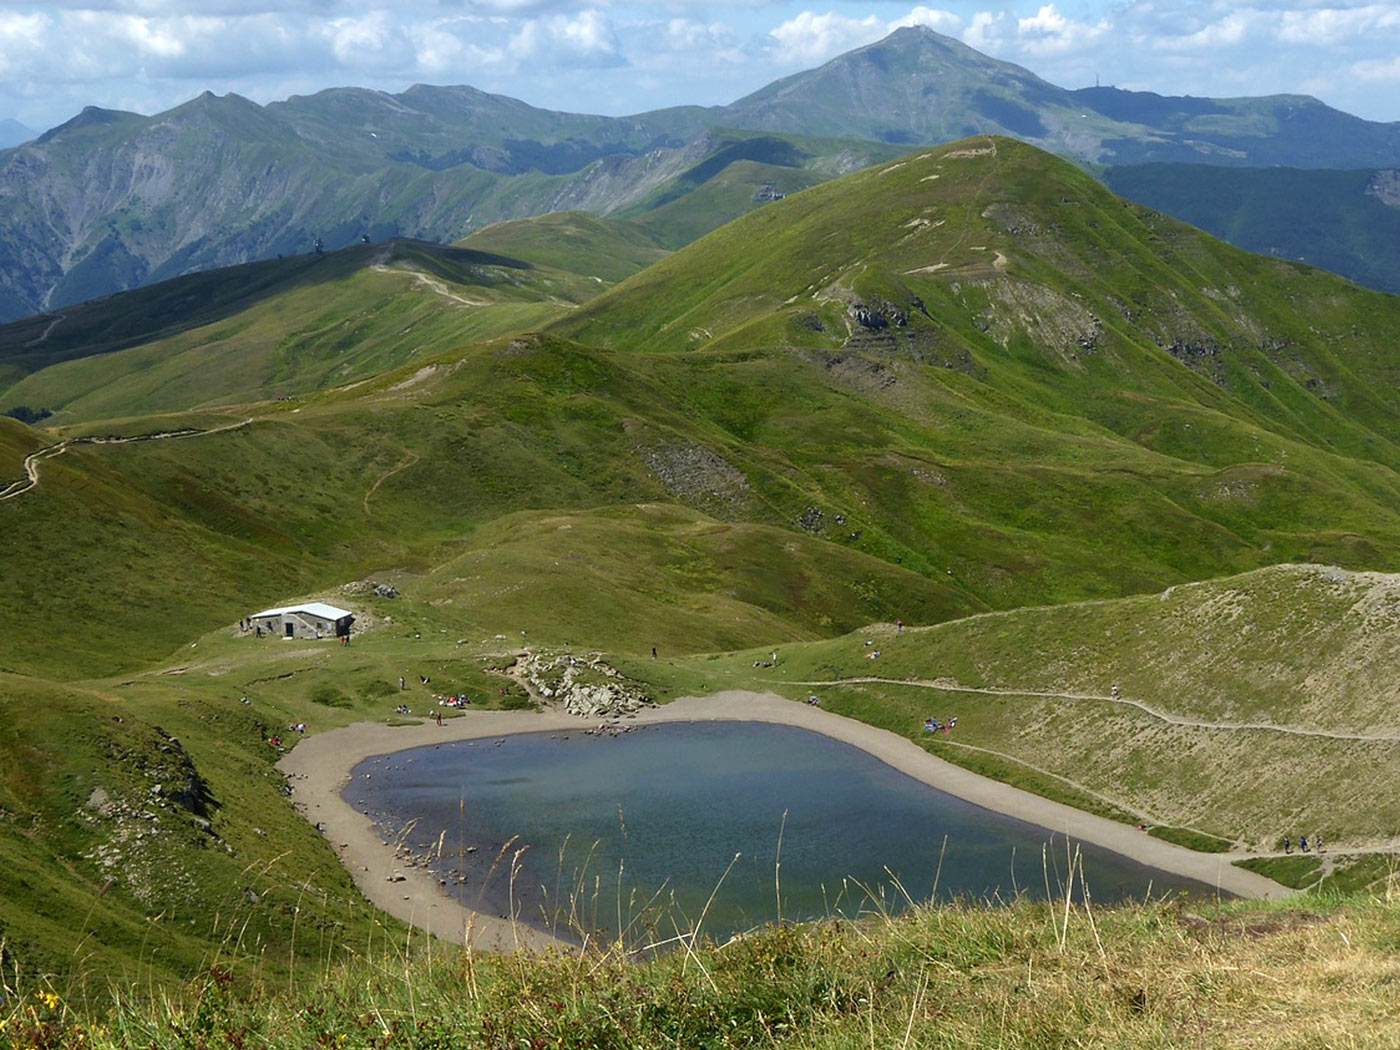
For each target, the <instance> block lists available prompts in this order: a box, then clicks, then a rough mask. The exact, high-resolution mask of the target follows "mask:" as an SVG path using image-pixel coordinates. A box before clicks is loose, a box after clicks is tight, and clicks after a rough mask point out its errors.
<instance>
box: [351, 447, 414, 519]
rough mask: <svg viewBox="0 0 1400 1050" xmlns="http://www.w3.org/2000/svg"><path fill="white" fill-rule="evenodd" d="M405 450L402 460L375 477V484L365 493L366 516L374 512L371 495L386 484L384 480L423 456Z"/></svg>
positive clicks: (405, 468)
mask: <svg viewBox="0 0 1400 1050" xmlns="http://www.w3.org/2000/svg"><path fill="white" fill-rule="evenodd" d="M404 452H405V453H406V455H405V456H404V458H403V459H402V460H400V461H399V463H398V465H397V466H393V467H390V468H389V469H388V470H386V471H385V472H384V473H383V474H380V475H379V477H377V478H375V479H374V484H373V485H371V486H370V487H369V491H368V492H366V493H365V498H364V500H363V503H364V507H365V516H366V517H369V516H370V515H371V514H372V511H371V510H370V509H369V501H370V497H371V496H373V495H374V494H375V493H376V492H378V491H379V486H380V485H382V484H384V482H386V481H388V480H389V479H390V478H392V477H393V476H394V475H395V474H397V473H398V472H399V471H401V470H407V469H408V468H409V467H411V466H413V464H415V463H417V462H418V460H419V459H420V458H421V457H419V455H418V453H417V452H414V451H413V450H412V449H404Z"/></svg>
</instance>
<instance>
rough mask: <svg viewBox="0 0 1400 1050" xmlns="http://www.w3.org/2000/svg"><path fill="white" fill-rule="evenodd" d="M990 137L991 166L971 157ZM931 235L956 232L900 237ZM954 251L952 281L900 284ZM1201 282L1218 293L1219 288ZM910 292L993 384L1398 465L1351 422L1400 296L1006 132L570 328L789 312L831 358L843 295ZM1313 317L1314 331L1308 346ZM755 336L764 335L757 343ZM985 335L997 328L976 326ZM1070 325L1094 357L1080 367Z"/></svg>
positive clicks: (1390, 331) (722, 335) (616, 331)
mask: <svg viewBox="0 0 1400 1050" xmlns="http://www.w3.org/2000/svg"><path fill="white" fill-rule="evenodd" d="M979 142H980V143H981V148H984V149H985V148H987V146H986V143H988V142H990V143H992V145H993V146H994V148H995V149H996V150H997V153H996V154H995V155H988V156H981V157H966V156H959V154H964V153H966V152H967V150H968V149H969V148H977V145H978V143H979ZM944 158H948V159H944ZM877 201H878V206H877V205H876V202H877ZM877 211H878V213H879V218H878V219H874V220H873V221H872V216H873V214H874V213H876V212H877ZM921 221H927V222H936V221H941V222H942V223H943V224H944V227H948V229H947V230H946V231H945V230H944V227H937V228H934V229H933V230H932V232H928V231H927V230H924V231H922V232H921V231H920V230H919V229H918V228H915V232H914V233H910V232H908V231H909V230H910V226H909V224H910V223H917V222H921ZM818 246H819V247H818ZM971 249H981V250H980V251H975V250H971ZM997 251H1001V252H1003V253H1004V255H1005V256H1006V258H1007V259H1008V260H1009V261H1008V264H1007V265H1008V270H1007V271H1006V275H1005V276H1004V277H1003V278H1000V279H998V278H997V276H996V273H997V271H996V270H995V269H994V268H993V267H992V266H991V265H990V263H991V261H992V256H993V254H994V253H995V252H997ZM945 256H946V257H947V259H945V258H944V257H945ZM949 259H951V260H952V261H950V262H948V268H947V269H946V270H944V271H939V272H937V273H932V274H913V273H908V272H906V271H908V270H910V269H911V268H915V269H917V267H918V266H920V265H929V264H930V263H932V264H938V263H939V262H940V261H948V260H949ZM736 260H741V261H739V262H737V264H736ZM872 274H880V275H883V276H882V278H881V282H880V283H879V284H878V285H877V287H879V289H880V290H879V291H875V292H874V294H866V293H863V292H862V290H861V287H860V285H861V284H862V283H863V282H864V283H869V281H870V279H871V276H872ZM1026 282H1029V286H1028V284H1027V283H1026ZM1197 282H1208V283H1205V284H1204V291H1207V292H1210V295H1209V296H1206V295H1203V294H1202V291H1203V288H1202V286H1201V285H1200V284H1198V283H1197ZM1035 286H1039V289H1040V290H1036V287H1035ZM1212 286H1213V287H1212ZM896 287H899V288H902V289H903V291H902V292H901V293H896V294H895V295H894V296H892V298H894V300H895V303H896V305H902V306H903V307H904V308H905V309H906V310H907V312H908V314H909V318H910V319H909V324H910V325H911V326H912V328H911V331H910V333H909V338H910V339H911V340H912V339H914V337H915V336H916V335H917V334H918V333H920V332H921V331H925V332H927V334H925V335H924V336H923V342H924V343H925V344H927V343H928V342H929V341H934V342H935V343H936V342H937V341H938V340H940V339H941V340H944V341H948V342H949V347H948V349H949V352H950V353H953V354H956V353H957V352H958V351H965V352H968V353H969V354H970V355H971V356H972V358H973V360H972V365H973V367H974V369H975V368H976V366H981V367H983V368H986V369H989V370H990V369H994V368H997V367H998V366H999V365H1013V364H1014V365H1015V366H1016V367H1015V368H1014V369H1005V368H1003V369H1002V370H1001V371H999V373H998V375H997V379H998V381H999V383H1000V384H1001V385H1002V386H1005V385H1006V384H1008V383H1009V382H1013V381H1017V385H1018V386H1019V387H1020V388H1022V389H1027V388H1028V387H1030V386H1031V384H1034V386H1035V387H1038V388H1039V389H1037V391H1036V392H1037V394H1038V395H1039V396H1040V397H1042V398H1045V397H1047V395H1048V397H1049V405H1050V407H1053V408H1061V409H1065V410H1068V411H1072V412H1074V413H1075V414H1079V415H1089V416H1090V417H1091V418H1094V417H1100V413H1102V412H1103V411H1104V410H1105V408H1108V407H1109V406H1106V405H1100V404H1098V403H1097V402H1100V401H1101V400H1102V399H1103V395H1104V394H1105V393H1111V392H1113V387H1114V386H1121V385H1123V384H1124V380H1125V379H1126V378H1127V376H1128V375H1131V380H1129V382H1130V384H1131V388H1135V389H1136V390H1138V391H1140V392H1142V393H1151V394H1155V395H1157V396H1159V397H1165V398H1171V399H1173V400H1186V401H1190V402H1205V403H1206V404H1211V405H1214V406H1217V407H1223V406H1226V405H1228V406H1229V408H1230V410H1231V412H1232V413H1233V414H1238V413H1239V412H1240V409H1241V408H1244V409H1246V410H1247V411H1249V412H1250V414H1251V415H1252V416H1253V417H1254V418H1255V419H1257V420H1260V421H1263V420H1267V421H1268V422H1270V423H1271V424H1272V425H1273V426H1274V427H1276V428H1286V429H1285V432H1286V433H1288V434H1289V435H1290V436H1296V437H1300V438H1302V439H1303V440H1310V441H1313V442H1317V441H1325V442H1331V443H1332V444H1334V445H1336V446H1337V447H1339V448H1341V449H1344V450H1346V451H1355V452H1357V453H1361V454H1365V455H1368V456H1378V455H1381V454H1383V455H1385V456H1386V457H1387V458H1388V460H1391V461H1393V458H1394V449H1393V447H1389V448H1388V447H1387V446H1388V442H1385V443H1383V442H1381V441H1380V440H1379V439H1378V438H1377V436H1376V435H1375V434H1374V433H1360V432H1358V431H1357V430H1355V429H1354V424H1355V423H1358V422H1360V423H1364V422H1367V421H1369V420H1373V419H1375V418H1376V417H1377V416H1380V415H1383V414H1385V413H1388V412H1389V411H1390V410H1389V409H1388V408H1386V407H1385V406H1384V405H1383V403H1382V402H1381V401H1380V400H1379V399H1378V398H1377V397H1376V395H1375V389H1376V387H1377V386H1378V385H1379V384H1382V383H1388V382H1390V381H1392V380H1393V376H1394V370H1395V363H1394V361H1393V360H1391V357H1390V354H1389V352H1388V351H1387V350H1386V347H1387V346H1389V345H1390V343H1389V340H1390V339H1391V337H1393V335H1394V332H1395V328H1396V324H1397V322H1396V319H1395V318H1396V308H1395V306H1394V301H1393V300H1390V299H1387V298H1386V297H1381V296H1374V295H1372V296H1368V295H1365V294H1361V293H1358V292H1357V291H1356V290H1355V289H1351V288H1349V287H1348V286H1346V285H1344V284H1342V283H1340V282H1336V281H1335V280H1331V279H1329V278H1327V277H1325V276H1323V275H1321V274H1318V273H1315V272H1304V271H1301V270H1299V269H1298V268H1295V267H1290V266H1287V265H1282V264H1279V263H1277V262H1273V261H1269V260H1263V259H1256V258H1252V257H1249V256H1246V255H1243V254H1241V253H1238V252H1236V251H1234V250H1232V249H1229V248H1228V247H1227V246H1225V245H1223V244H1219V243H1217V242H1212V241H1210V240H1209V239H1207V238H1202V237H1201V236H1200V235H1199V234H1198V233H1196V232H1195V231H1191V230H1189V229H1188V228H1186V227H1184V226H1181V225H1180V224H1175V223H1172V222H1170V221H1169V220H1166V219H1163V218H1162V217H1161V216H1154V215H1152V214H1150V213H1144V212H1142V211H1141V210H1139V209H1134V208H1132V207H1130V206H1127V205H1125V204H1123V203H1122V202H1121V201H1117V200H1116V199H1114V198H1112V197H1111V196H1109V195H1108V194H1106V193H1105V192H1104V191H1103V189H1102V187H1100V186H1098V185H1097V184H1096V183H1094V182H1093V181H1092V180H1091V179H1089V178H1088V177H1087V176H1085V175H1083V174H1082V173H1080V172H1077V171H1076V170H1074V169H1072V168H1070V167H1069V166H1068V165H1065V164H1063V163H1062V162H1056V161H1053V160H1052V159H1051V158H1049V157H1048V156H1046V155H1044V154H1040V153H1038V152H1036V151H1034V150H1031V149H1030V148H1029V147H1025V146H1021V145H1019V144H1015V143H1011V142H1008V141H1007V140H970V141H969V142H967V143H958V144H954V146H951V147H944V148H940V149H938V150H931V151H925V152H924V153H922V154H919V155H918V157H917V158H910V159H908V160H906V161H901V162H896V163H895V164H893V165H885V166H881V167H879V168H876V169H869V170H867V171H864V172H860V173H857V174H855V175H853V176H849V177H848V179H847V180H845V181H842V182H840V183H838V184H826V185H825V186H823V187H819V188H816V189H814V190H812V191H808V192H806V193H803V194H798V195H796V196H794V197H792V198H789V199H788V200H785V201H781V202H778V203H777V204H776V205H774V206H772V207H769V208H765V209H763V210H762V211H761V212H759V213H756V214H755V215H753V216H750V217H748V218H747V219H745V220H744V221H742V222H740V223H738V224H736V225H733V226H731V227H727V228H725V229H724V230H723V231H718V232H716V233H715V234H712V235H711V236H710V237H708V238H705V239H703V240H702V241H700V242H697V244H695V245H694V246H692V247H691V248H689V249H688V250H686V251H683V252H680V253H678V254H677V255H676V256H673V257H672V258H670V259H668V260H665V261H664V262H663V263H661V264H659V265H658V266H656V267H654V268H652V269H651V270H650V271H648V272H647V274H645V275H644V276H642V277H639V278H637V279H635V280H634V282H633V283H632V284H630V285H626V286H623V287H622V288H619V289H617V290H616V291H614V292H613V293H610V294H609V295H605V296H603V297H600V298H599V299H598V300H596V301H595V302H594V303H593V304H591V306H590V307H589V308H587V309H585V310H583V311H580V312H579V313H578V314H577V315H575V316H572V317H570V318H568V319H566V320H564V321H561V322H559V330H560V331H561V332H562V333H564V334H568V335H570V336H573V337H577V338H580V339H582V340H583V341H592V342H599V343H601V344H604V345H609V346H618V347H627V348H633V349H637V348H642V347H646V348H647V349H650V350H653V351H654V350H657V349H663V348H664V349H667V350H674V349H678V348H681V347H685V346H695V345H705V344H707V343H712V342H719V343H721V344H723V345H734V346H739V345H751V346H752V345H763V344H762V339H763V337H764V336H769V337H770V338H771V336H770V332H769V330H770V329H771V326H772V324H773V323H775V322H776V320H777V319H778V318H781V317H802V316H805V317H810V318H813V321H814V322H819V323H820V325H821V328H822V329H824V330H825V331H824V332H823V331H817V330H816V324H815V323H814V324H813V325H812V326H810V327H808V328H806V329H805V330H804V329H803V327H802V326H800V325H799V326H797V327H793V326H792V325H791V324H789V325H786V326H785V327H784V328H783V329H782V332H783V336H784V338H783V340H782V341H784V342H790V341H794V340H797V341H800V343H801V344H802V345H808V346H812V347H816V348H822V347H831V346H839V345H840V344H841V342H843V341H844V340H845V339H846V323H845V321H844V320H843V319H841V317H840V313H841V307H842V306H843V305H844V303H843V302H842V299H843V298H844V299H846V300H849V299H851V298H853V297H860V296H861V295H862V294H865V297H866V298H872V299H876V298H882V297H886V296H885V294H884V293H887V292H888V291H890V290H891V289H894V288H896ZM954 288H957V289H958V290H957V291H956V292H955V291H954V290H953V289H954ZM1230 289H1234V291H1233V292H1232V291H1230ZM833 295H834V296H835V297H836V299H835V301H833V300H832V299H831V298H830V297H831V296H833ZM794 297H795V301H792V302H789V300H794ZM1028 297H1030V298H1028ZM916 299H917V301H919V302H921V303H922V304H923V306H922V310H920V309H919V308H915V307H914V306H913V303H914V302H915V301H916ZM901 300H902V302H901ZM998 300H1001V301H1000V302H999V301H998ZM1020 300H1025V302H1026V303H1027V304H1029V303H1030V302H1031V301H1032V300H1034V301H1035V302H1036V303H1037V306H1038V309H1039V311H1040V312H1045V311H1048V312H1050V313H1051V314H1053V315H1058V318H1057V319H1056V320H1055V321H1054V323H1055V324H1060V325H1063V326H1065V328H1066V329H1067V330H1065V331H1057V330H1055V328H1053V327H1052V326H1051V324H1050V323H1043V324H1041V325H1040V326H1039V327H1037V326H1035V325H1034V324H1032V326H1031V327H1029V328H1027V327H1025V325H1024V323H1022V322H1017V321H1013V320H1011V319H1010V318H1008V316H1007V314H1008V311H1007V306H1008V305H1009V304H1015V303H1017V302H1018V301H1020ZM1022 309H1024V307H1022ZM922 311H927V314H928V315H929V316H928V317H927V318H926V317H924V316H922ZM766 318H773V319H774V320H773V321H766V320H764V319H766ZM935 319H936V320H935ZM931 320H933V321H934V328H933V330H931V331H929V330H928V329H929V326H928V324H927V323H926V322H927V321H931ZM1299 321H1303V322H1304V323H1306V324H1307V325H1309V326H1310V327H1311V329H1313V331H1310V332H1308V333H1306V334H1304V333H1302V332H1301V331H1300V330H1299V328H1298V323H1299ZM759 322H762V323H763V324H764V325H767V326H768V327H766V328H760V329H759V330H758V331H756V332H755V333H754V335H753V336H745V335H744V334H743V333H745V332H746V331H747V330H748V329H749V328H751V327H752V326H754V325H755V324H756V323H759ZM989 322H990V324H991V331H990V332H979V331H978V326H979V325H980V326H982V327H984V328H985V327H987V326H988V323H989ZM1096 326H1097V327H1096ZM1358 328H1359V329H1360V330H1359V331H1358V330H1357V329H1358ZM1075 329H1079V330H1080V332H1079V334H1080V336H1082V337H1084V338H1092V339H1093V340H1094V342H1095V349H1093V350H1092V351H1089V352H1083V353H1081V352H1080V351H1081V350H1082V349H1083V348H1082V347H1079V346H1077V345H1075V343H1074V341H1073V337H1074V336H1075ZM988 335H990V336H992V338H991V339H989V338H988ZM1275 337H1278V338H1280V339H1282V340H1283V341H1285V342H1287V343H1288V345H1287V346H1285V347H1284V348H1282V349H1281V350H1279V351H1278V352H1276V353H1274V354H1273V356H1272V358H1271V357H1270V354H1267V353H1263V352H1261V350H1260V349H1259V348H1258V347H1259V346H1260V344H1261V339H1268V338H1275ZM755 338H757V339H758V340H759V341H758V342H757V343H756V342H755ZM1182 340H1184V341H1185V342H1186V343H1187V344H1188V345H1190V346H1198V347H1200V348H1203V349H1202V351H1201V352H1202V356H1203V358H1204V359H1205V360H1204V363H1202V361H1197V360H1193V359H1192V358H1191V351H1190V350H1187V351H1183V352H1184V353H1185V354H1186V355H1187V360H1186V363H1187V365H1188V367H1187V368H1181V367H1179V365H1178V363H1177V362H1174V361H1172V360H1171V359H1170V355H1169V354H1167V353H1164V352H1163V351H1162V350H1161V349H1160V347H1161V346H1164V345H1171V344H1174V343H1176V342H1180V341H1182ZM1057 342H1058V343H1059V344H1060V345H1059V346H1056V345H1054V344H1055V343H1057ZM1212 355H1214V356H1213V357H1212ZM1217 359H1218V360H1217ZM1047 379H1049V380H1052V382H1050V383H1048V384H1047V383H1046V382H1045V380H1047ZM1261 379H1262V380H1263V381H1265V382H1267V383H1268V384H1269V385H1268V386H1264V385H1263V384H1262V383H1261V382H1260V380H1261ZM1305 383H1308V384H1312V389H1313V390H1317V389H1321V390H1322V391H1323V392H1324V393H1325V394H1326V397H1325V398H1321V397H1318V396H1315V394H1312V393H1309V392H1308V388H1306V387H1305V386H1304V384H1305ZM1106 384H1108V385H1109V390H1104V389H1103V388H1104V386H1105V385H1106ZM1046 386H1050V387H1052V388H1054V389H1052V390H1047V389H1045V387H1046ZM1086 400H1087V401H1089V404H1088V405H1087V406H1086V405H1085V401H1086ZM1115 400H1116V399H1115ZM1110 405H1113V406H1114V407H1120V408H1121V406H1118V405H1116V404H1115V403H1114V402H1110ZM1368 417H1369V418H1368ZM1100 418H1102V417H1100ZM1105 421H1107V420H1105ZM1348 422H1350V423H1351V424H1353V426H1351V427H1349V426H1348Z"/></svg>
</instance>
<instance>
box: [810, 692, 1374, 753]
mask: <svg viewBox="0 0 1400 1050" xmlns="http://www.w3.org/2000/svg"><path fill="white" fill-rule="evenodd" d="M792 684H793V685H800V686H823V687H825V688H828V689H829V688H831V687H833V686H843V685H906V686H911V687H913V688H916V689H936V690H938V691H940V692H945V693H977V694H980V695H982V696H1034V697H1042V698H1045V699H1050V700H1072V701H1079V702H1090V703H1105V704H1118V705H1120V706H1122V707H1132V708H1136V709H1137V710H1139V711H1141V712H1142V713H1143V714H1146V715H1150V716H1152V717H1153V718H1156V719H1158V720H1159V721H1162V722H1166V723H1167V724H1169V725H1175V726H1184V727H1186V728H1188V729H1219V730H1225V731H1247V732H1262V733H1282V734H1284V735H1285V736H1306V737H1319V738H1322V739H1325V740H1359V741H1364V742H1367V743H1376V744H1393V743H1398V742H1400V734H1396V733H1342V732H1335V731H1333V730H1328V729H1305V728H1303V727H1302V726H1281V725H1277V724H1275V723H1272V722H1206V721H1201V720H1198V719H1192V718H1182V717H1181V716H1179V715H1174V714H1171V713H1169V712H1167V711H1163V710H1161V709H1160V708H1156V707H1152V706H1150V705H1149V704H1144V703H1143V702H1142V701H1140V700H1130V699H1128V698H1127V697H1125V696H1102V695H1099V694H1096V693H1056V692H1048V691H1046V690H1043V689H992V688H988V687H981V686H972V685H960V684H959V683H957V682H950V681H947V680H945V679H941V678H936V679H933V680H929V679H926V678H880V677H876V676H874V675H869V676H862V677H854V678H837V679H833V680H830V681H825V682H793V683H792Z"/></svg>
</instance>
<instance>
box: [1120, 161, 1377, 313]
mask: <svg viewBox="0 0 1400 1050" xmlns="http://www.w3.org/2000/svg"><path fill="white" fill-rule="evenodd" d="M1103 179H1104V182H1105V183H1106V184H1107V185H1108V187H1109V189H1111V190H1113V192H1114V193H1118V194H1121V195H1122V196H1124V197H1127V198H1129V199H1131V200H1135V201H1137V202H1138V203H1140V204H1145V205H1147V206H1148V207H1149V208H1155V209H1157V210H1158V211H1161V212H1166V213H1167V214H1168V215H1172V216H1174V217H1176V218H1178V219H1181V220H1182V221H1184V222H1189V223H1191V224H1192V225H1193V226H1199V227H1200V228H1201V229H1203V230H1205V231H1206V232H1208V233H1212V234H1214V235H1215V236H1216V237H1219V238H1221V239H1222V240H1226V241H1229V242H1230V243H1231V244H1234V245H1237V246H1239V247H1241V248H1243V249H1245V250H1246V251H1251V252H1259V253H1260V254H1262V255H1274V256H1278V257H1279V258H1283V259H1293V260H1296V261H1299V262H1305V263H1308V264H1309V265H1310V266H1320V267H1322V268H1323V269H1325V270H1331V271H1332V272H1334V273H1339V274H1341V275H1342V276H1343V277H1346V278H1348V279H1350V280H1353V281H1355V282H1356V283H1357V284H1361V285H1365V286H1366V287H1367V288H1376V289H1379V290H1380V291H1383V292H1392V293H1394V292H1400V174H1397V173H1396V172H1395V170H1393V169H1386V170H1376V169H1374V168H1372V169H1366V170H1362V171H1318V170H1311V171H1303V170H1298V169H1291V168H1223V167H1207V166H1205V165H1201V164H1144V165H1140V166H1129V167H1113V168H1108V169H1106V170H1105V171H1104V172H1103Z"/></svg>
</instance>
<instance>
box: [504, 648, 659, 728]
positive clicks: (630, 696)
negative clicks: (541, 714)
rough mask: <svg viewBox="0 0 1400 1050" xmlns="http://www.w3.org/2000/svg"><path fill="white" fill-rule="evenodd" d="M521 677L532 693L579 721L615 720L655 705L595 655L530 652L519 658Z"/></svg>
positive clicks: (637, 688) (638, 687) (639, 687)
mask: <svg viewBox="0 0 1400 1050" xmlns="http://www.w3.org/2000/svg"><path fill="white" fill-rule="evenodd" d="M520 677H521V678H522V680H523V681H525V682H526V683H527V684H528V685H529V687H530V689H531V690H532V691H533V692H535V693H537V694H538V695H540V696H542V697H544V698H545V699H546V700H553V701H555V702H557V703H562V704H563V705H564V709H565V710H566V711H568V712H569V714H571V715H578V716H579V717H580V718H616V717H619V716H621V715H627V714H631V713H632V712H634V711H636V710H638V709H639V708H642V707H650V706H652V705H653V704H654V703H655V701H654V700H652V698H651V697H649V696H648V695H647V694H646V692H645V690H643V689H642V687H641V686H639V685H638V684H637V683H636V682H633V681H631V680H630V679H628V678H627V677H625V676H624V675H623V674H622V672H620V671H619V670H618V669H617V668H615V667H613V666H612V665H611V664H609V663H607V662H606V661H605V660H603V659H602V657H601V656H600V655H599V654H598V653H591V654H589V655H588V656H586V657H580V656H574V655H573V654H571V653H562V654H553V653H536V652H529V653H526V654H525V655H524V656H523V657H522V658H521V662H520Z"/></svg>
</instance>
